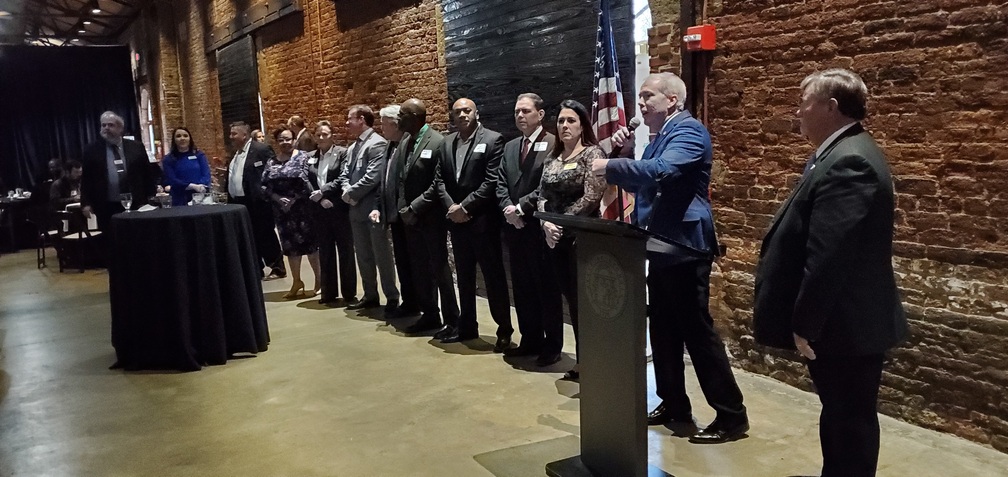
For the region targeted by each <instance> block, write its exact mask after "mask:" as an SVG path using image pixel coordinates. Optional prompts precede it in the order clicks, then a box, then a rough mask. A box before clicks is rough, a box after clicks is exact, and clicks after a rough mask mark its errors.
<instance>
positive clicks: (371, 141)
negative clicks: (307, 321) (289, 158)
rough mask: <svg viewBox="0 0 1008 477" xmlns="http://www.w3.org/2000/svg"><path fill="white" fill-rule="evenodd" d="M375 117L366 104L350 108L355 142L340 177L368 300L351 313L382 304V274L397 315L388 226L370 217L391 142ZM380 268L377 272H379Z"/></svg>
mask: <svg viewBox="0 0 1008 477" xmlns="http://www.w3.org/2000/svg"><path fill="white" fill-rule="evenodd" d="M374 120H375V115H374V112H373V111H371V108H369V107H368V106H366V105H363V104H358V105H354V106H351V107H350V110H349V112H348V113H347V121H346V126H347V132H348V133H349V134H350V136H351V137H352V138H354V139H355V140H354V142H353V143H352V144H351V145H350V147H349V148H348V149H347V161H346V166H344V168H343V173H342V174H340V178H339V181H340V187H341V188H342V189H343V196H342V199H343V202H346V203H347V204H350V227H351V229H352V230H353V241H354V252H356V254H357V265H358V266H359V267H360V274H361V282H362V284H363V285H364V297H363V298H362V299H361V301H360V302H359V303H357V304H355V305H351V306H348V307H347V309H348V310H357V309H364V308H375V307H378V306H379V301H378V275H380V276H381V282H382V291H383V292H384V293H385V300H386V304H385V311H386V312H387V313H395V311H396V308H398V306H399V290H398V289H397V288H396V283H395V281H396V279H395V263H394V262H393V259H392V248H391V246H390V245H389V237H388V235H387V233H386V232H385V227H382V226H381V225H379V224H375V223H373V222H372V221H371V219H370V218H369V217H368V215H369V214H370V213H371V211H372V210H374V209H375V199H376V198H377V196H378V194H380V193H381V188H380V187H379V185H380V184H381V180H382V177H381V175H382V172H383V171H384V170H385V149H386V148H387V147H388V141H386V140H385V138H383V137H381V136H380V135H379V134H378V133H376V132H375V130H374V129H372V127H373V126H374ZM376 267H377V273H376Z"/></svg>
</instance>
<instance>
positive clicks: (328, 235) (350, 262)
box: [315, 204, 357, 302]
mask: <svg viewBox="0 0 1008 477" xmlns="http://www.w3.org/2000/svg"><path fill="white" fill-rule="evenodd" d="M315 226H316V229H315V230H316V231H317V233H318V242H319V267H320V268H321V270H320V271H319V272H320V273H319V275H320V277H319V278H320V279H321V280H322V291H321V296H320V297H319V300H320V301H322V302H329V301H335V300H336V299H337V298H339V297H340V294H341V293H342V296H343V299H344V300H351V299H353V298H356V297H357V264H356V261H355V260H354V248H353V234H352V233H351V230H350V211H349V209H347V208H346V207H345V206H344V207H341V206H340V205H339V204H336V205H335V206H333V207H332V208H330V209H324V208H322V207H321V206H319V207H318V212H317V218H316V220H315ZM340 284H342V286H340Z"/></svg>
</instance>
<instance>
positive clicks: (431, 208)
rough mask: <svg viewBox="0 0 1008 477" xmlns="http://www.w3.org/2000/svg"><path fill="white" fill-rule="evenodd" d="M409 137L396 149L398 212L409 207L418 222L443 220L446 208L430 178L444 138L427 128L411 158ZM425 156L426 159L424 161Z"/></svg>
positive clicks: (440, 154)
mask: <svg viewBox="0 0 1008 477" xmlns="http://www.w3.org/2000/svg"><path fill="white" fill-rule="evenodd" d="M410 141H413V138H412V137H405V136H404V137H403V141H402V145H400V147H399V151H398V154H397V155H398V156H399V157H398V158H397V161H399V165H400V166H402V168H401V169H400V171H399V178H400V183H399V209H400V210H401V209H402V208H403V207H406V206H410V208H412V209H413V212H414V213H416V214H417V216H418V219H419V220H420V222H423V223H436V222H441V221H444V220H445V214H446V213H447V208H446V207H445V206H444V203H442V202H441V199H440V198H439V197H438V189H437V184H436V183H435V181H434V174H435V173H436V170H437V164H438V163H439V162H441V160H442V159H441V156H442V155H443V151H444V150H443V146H444V136H442V135H441V133H439V132H437V131H435V130H434V129H433V128H430V127H428V128H427V131H425V132H424V134H423V136H420V142H419V144H417V147H416V149H414V150H413V153H412V154H407V151H409V145H410ZM424 156H427V157H424Z"/></svg>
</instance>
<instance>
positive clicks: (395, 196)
mask: <svg viewBox="0 0 1008 477" xmlns="http://www.w3.org/2000/svg"><path fill="white" fill-rule="evenodd" d="M408 140H409V134H404V135H403V137H402V138H401V139H400V141H399V142H389V143H388V144H387V145H386V146H385V152H384V153H383V155H382V156H383V157H384V158H385V167H384V168H382V171H381V181H380V184H379V186H378V189H379V190H378V195H377V196H375V205H374V207H375V208H374V209H372V210H377V211H378V213H379V214H381V218H380V219H379V220H380V221H381V222H382V223H392V222H396V221H398V220H399V171H400V170H401V169H402V166H401V165H400V163H399V160H401V159H402V156H400V154H399V147H400V146H401V145H402V146H403V147H405V144H406V141H408ZM386 178H387V179H388V180H386Z"/></svg>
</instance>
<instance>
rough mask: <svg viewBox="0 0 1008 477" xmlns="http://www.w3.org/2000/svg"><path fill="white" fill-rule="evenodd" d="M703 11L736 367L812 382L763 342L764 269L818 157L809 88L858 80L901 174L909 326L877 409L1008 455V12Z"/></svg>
mask: <svg viewBox="0 0 1008 477" xmlns="http://www.w3.org/2000/svg"><path fill="white" fill-rule="evenodd" d="M652 3H655V2H652ZM653 8H654V5H653ZM677 13H678V11H677V10H676V11H674V12H669V11H660V12H658V13H657V14H656V17H661V18H669V19H671V20H668V21H670V22H671V24H663V25H656V26H655V27H654V29H653V30H652V35H651V37H650V47H651V52H652V55H653V56H658V58H657V60H655V59H653V60H652V69H653V70H662V69H671V70H672V71H676V70H678V65H677V64H676V63H677V60H678V56H677V55H676V54H675V51H676V50H678V41H679V40H678V39H679V38H681V36H680V35H679V34H678V33H677V32H674V30H675V27H674V25H675V23H676V20H675V18H677ZM707 13H708V15H709V22H710V23H713V24H715V25H716V26H717V28H718V41H719V49H718V51H717V52H716V53H715V56H714V61H713V69H712V71H711V81H710V102H709V117H710V120H709V126H710V130H711V134H712V137H713V141H714V151H715V162H716V163H715V177H714V181H713V200H714V206H715V209H716V210H715V214H716V216H717V223H718V229H719V232H720V233H721V238H722V241H723V242H724V243H726V244H727V245H728V255H727V256H726V257H724V258H723V259H722V260H721V262H720V272H719V273H717V274H716V276H715V279H714V286H715V288H716V290H714V292H713V295H714V296H713V297H712V310H713V312H714V313H715V314H716V318H717V321H718V325H719V327H720V328H721V329H722V330H723V331H724V335H725V338H726V339H727V340H728V344H729V348H730V349H731V352H732V354H733V355H734V358H735V359H736V362H737V363H738V364H739V365H741V366H743V367H744V368H746V369H748V370H751V371H756V372H759V373H764V374H768V375H770V376H773V377H775V378H777V379H780V380H782V381H785V382H788V383H791V384H794V385H797V386H800V387H803V388H806V389H808V388H809V387H810V386H809V383H808V380H807V378H806V372H805V370H804V367H803V366H802V365H801V364H800V363H798V362H797V361H795V360H794V359H793V358H794V356H793V355H791V354H789V353H777V352H772V351H768V350H766V349H763V348H761V347H759V346H758V345H755V344H754V342H753V339H752V336H751V328H750V323H751V318H752V284H753V272H754V268H755V263H756V260H757V257H758V253H759V245H760V241H761V240H762V236H763V234H764V233H765V231H766V229H767V228H768V225H769V222H770V220H771V218H772V215H773V213H774V212H775V211H776V210H777V208H778V207H779V205H780V203H781V201H782V200H783V199H784V198H785V197H786V196H787V194H788V193H789V192H790V189H791V188H792V186H793V184H794V182H795V180H796V179H797V177H798V176H799V174H800V172H801V169H802V165H803V163H804V159H805V158H806V157H807V156H808V154H809V153H810V152H811V150H812V147H811V145H809V144H808V142H807V141H805V140H804V139H803V138H801V137H800V136H799V134H798V133H797V122H796V121H795V114H794V112H795V110H796V109H797V104H798V96H799V89H798V86H799V83H800V82H801V80H802V78H803V77H804V76H806V75H807V74H809V73H811V72H813V71H815V70H820V69H824V68H828V67H835V66H840V67H847V68H851V69H853V70H855V71H857V72H858V73H859V74H861V75H862V77H863V79H864V80H865V82H866V83H867V85H868V89H869V92H870V95H871V97H870V102H869V118H868V120H867V121H865V126H866V128H867V129H868V130H869V131H870V132H871V133H872V134H873V135H874V136H875V138H876V139H877V140H878V141H879V143H880V144H881V146H882V148H883V149H884V150H885V151H886V153H887V155H888V158H889V162H890V164H891V166H892V169H893V174H894V179H895V185H896V193H897V211H896V212H897V213H896V246H895V249H896V257H895V258H894V264H895V267H896V273H897V279H898V281H899V285H900V287H901V291H902V295H903V299H904V302H905V304H906V308H907V314H908V318H909V320H910V327H911V334H910V338H909V340H908V341H907V342H906V343H905V344H904V345H903V346H902V347H900V348H898V349H896V350H894V351H893V353H892V363H891V364H890V365H889V366H888V368H887V370H886V373H885V376H884V380H883V389H882V395H881V408H882V410H883V412H885V413H886V414H889V415H893V416H897V417H900V418H902V419H904V420H907V421H909V422H912V423H915V424H919V425H923V426H926V427H930V428H935V429H939V430H943V431H946V432H952V433H955V434H958V435H960V436H963V437H966V438H969V439H972V440H976V441H979V442H983V443H989V444H991V445H993V446H994V447H995V448H997V449H1000V450H1002V451H1006V452H1008V399H1006V398H1005V391H1004V390H1005V389H1006V387H1008V286H1006V283H1008V225H1005V224H1008V220H1006V219H1008V128H1005V127H1004V125H1005V124H1006V123H1008V112H1006V111H1008V79H1006V78H1008V77H1006V76H1005V71H1008V24H1006V22H1008V4H1005V3H1003V2H988V1H982V0H974V1H967V0H945V1H940V2H899V1H878V0H830V1H813V0H809V1H806V2H800V3H798V2H785V1H773V0H763V1H755V2H712V3H711V7H710V9H709V10H708V12H707ZM656 54H657V55H656Z"/></svg>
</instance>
